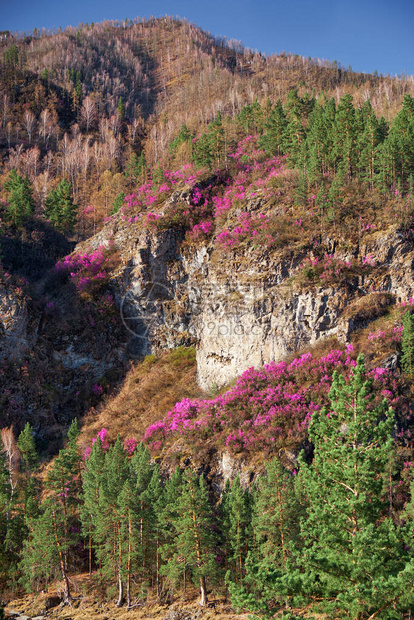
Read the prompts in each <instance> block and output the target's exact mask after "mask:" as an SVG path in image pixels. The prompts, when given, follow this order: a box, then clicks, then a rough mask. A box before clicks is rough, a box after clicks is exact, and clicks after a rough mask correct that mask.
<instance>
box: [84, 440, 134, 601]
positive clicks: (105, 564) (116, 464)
mask: <svg viewBox="0 0 414 620" xmlns="http://www.w3.org/2000/svg"><path fill="white" fill-rule="evenodd" d="M129 477H130V470H129V462H128V460H127V454H126V452H125V450H124V447H123V445H122V442H121V438H120V437H119V435H118V437H117V440H116V442H115V444H114V445H113V446H111V447H110V448H109V450H108V451H107V452H106V453H105V465H104V475H103V476H102V480H101V483H100V485H99V500H98V512H97V513H96V514H95V515H94V526H95V528H94V534H93V535H94V537H95V540H96V542H97V556H98V560H99V562H100V564H101V572H102V574H103V575H104V576H105V577H106V578H107V579H109V580H113V579H114V577H115V579H116V583H117V588H118V600H117V603H116V604H117V606H118V607H121V606H122V604H123V602H124V584H125V581H124V579H125V564H126V562H127V556H126V553H125V541H124V538H123V536H122V533H123V526H124V514H123V509H124V508H125V499H123V500H122V501H123V504H121V505H120V504H119V503H118V500H119V498H120V497H121V493H122V490H123V489H124V485H125V483H126V482H127V480H128V478H129Z"/></svg>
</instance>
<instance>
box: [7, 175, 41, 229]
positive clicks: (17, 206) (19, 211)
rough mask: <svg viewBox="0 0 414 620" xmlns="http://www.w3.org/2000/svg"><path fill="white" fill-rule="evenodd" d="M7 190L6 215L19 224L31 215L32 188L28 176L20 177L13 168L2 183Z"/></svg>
mask: <svg viewBox="0 0 414 620" xmlns="http://www.w3.org/2000/svg"><path fill="white" fill-rule="evenodd" d="M4 189H5V190H6V192H7V201H8V204H7V205H6V217H7V218H8V219H9V220H10V221H11V222H12V223H13V224H14V225H15V226H21V225H22V224H23V223H24V221H25V220H26V219H27V218H28V217H30V216H31V215H33V211H34V203H33V190H32V184H31V183H30V180H29V178H28V177H27V176H26V177H22V176H21V175H20V174H19V173H18V172H17V170H16V169H15V168H13V170H11V171H10V173H9V178H8V180H7V181H6V182H5V183H4Z"/></svg>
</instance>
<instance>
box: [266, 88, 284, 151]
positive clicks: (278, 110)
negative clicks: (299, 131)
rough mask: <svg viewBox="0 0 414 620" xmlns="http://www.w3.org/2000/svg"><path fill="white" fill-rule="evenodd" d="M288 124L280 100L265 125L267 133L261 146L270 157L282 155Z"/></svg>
mask: <svg viewBox="0 0 414 620" xmlns="http://www.w3.org/2000/svg"><path fill="white" fill-rule="evenodd" d="M286 127H287V123H286V116H285V113H284V110H283V106H282V103H281V101H280V99H278V100H277V101H276V105H275V107H274V108H273V109H272V111H271V112H270V114H269V117H268V119H267V121H266V123H265V125H264V129H265V132H264V134H263V135H262V136H261V138H260V141H259V144H260V146H261V147H262V148H263V149H265V150H266V152H267V153H269V155H281V153H282V152H283V150H282V144H283V142H284V139H285V131H286Z"/></svg>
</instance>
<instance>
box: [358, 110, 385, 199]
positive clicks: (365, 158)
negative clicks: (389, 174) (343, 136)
mask: <svg viewBox="0 0 414 620" xmlns="http://www.w3.org/2000/svg"><path fill="white" fill-rule="evenodd" d="M359 120H360V123H359V124H360V128H359V136H358V151H359V157H358V164H357V165H358V170H359V175H360V176H361V177H362V178H363V179H367V180H368V181H369V183H370V185H371V187H373V184H374V178H375V176H376V174H377V170H376V168H377V165H378V148H377V147H378V145H379V144H380V143H381V138H382V135H381V132H380V129H379V123H378V120H377V117H376V116H375V113H374V110H373V109H372V107H371V103H370V102H369V100H368V101H365V103H364V105H363V106H362V108H361V110H360V112H359Z"/></svg>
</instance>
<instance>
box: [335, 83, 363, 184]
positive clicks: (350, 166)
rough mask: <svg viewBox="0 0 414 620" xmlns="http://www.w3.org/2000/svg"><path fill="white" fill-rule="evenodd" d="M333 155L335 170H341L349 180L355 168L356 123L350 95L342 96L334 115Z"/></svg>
mask: <svg viewBox="0 0 414 620" xmlns="http://www.w3.org/2000/svg"><path fill="white" fill-rule="evenodd" d="M333 138H334V143H333V155H334V156H335V165H336V170H338V168H339V167H341V168H343V170H344V171H345V174H346V175H347V176H348V177H349V178H350V177H351V176H352V175H353V174H354V172H355V167H356V159H357V148H356V145H357V123H356V116H355V108H354V105H353V99H352V96H351V95H344V96H343V97H342V99H341V100H340V102H339V105H338V109H337V111H336V115H335V124H334V135H333Z"/></svg>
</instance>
